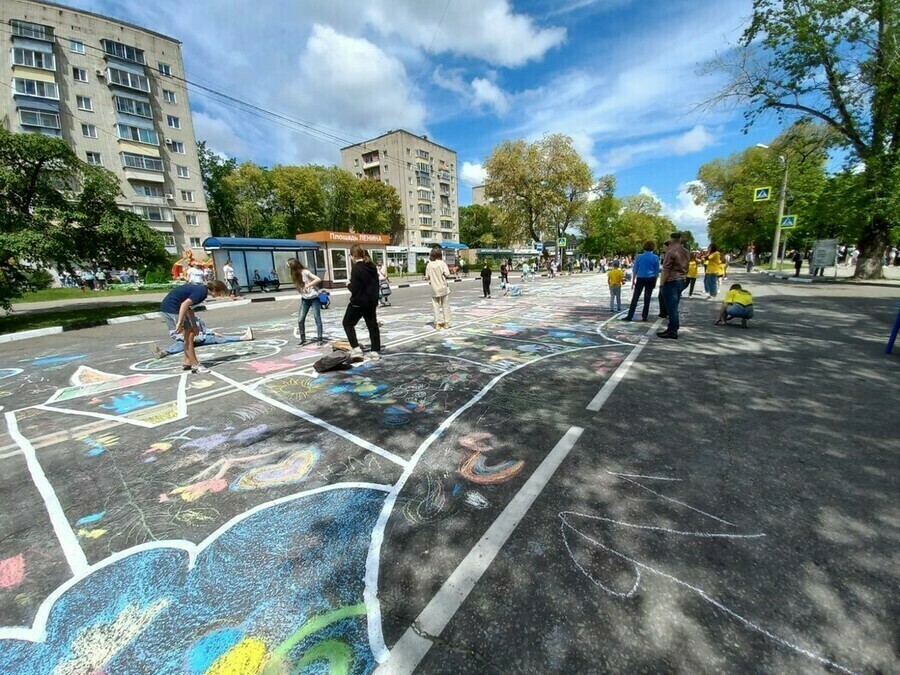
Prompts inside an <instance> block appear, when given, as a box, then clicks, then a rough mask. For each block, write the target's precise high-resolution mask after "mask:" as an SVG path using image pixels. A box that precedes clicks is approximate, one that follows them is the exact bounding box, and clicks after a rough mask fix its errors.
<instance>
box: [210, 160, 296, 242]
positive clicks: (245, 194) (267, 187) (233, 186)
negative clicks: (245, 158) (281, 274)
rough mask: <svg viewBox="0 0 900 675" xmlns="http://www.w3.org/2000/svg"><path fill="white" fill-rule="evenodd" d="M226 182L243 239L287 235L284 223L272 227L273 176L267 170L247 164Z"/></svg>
mask: <svg viewBox="0 0 900 675" xmlns="http://www.w3.org/2000/svg"><path fill="white" fill-rule="evenodd" d="M224 183H225V187H226V189H228V190H229V191H230V192H231V194H232V195H234V222H235V230H236V233H238V234H240V235H241V236H242V237H271V236H277V237H284V236H288V235H287V233H286V232H285V231H284V229H283V227H282V226H281V225H282V224H276V226H275V227H273V226H272V221H271V210H272V205H273V201H274V199H273V196H272V181H271V176H270V174H269V172H268V170H267V169H264V168H261V167H259V166H257V165H256V164H254V163H253V162H244V163H243V164H241V165H239V166H238V167H237V168H236V169H235V170H234V171H233V172H232V173H231V174H229V175H228V176H226V177H225V180H224ZM273 230H274V231H275V234H274V235H273Z"/></svg>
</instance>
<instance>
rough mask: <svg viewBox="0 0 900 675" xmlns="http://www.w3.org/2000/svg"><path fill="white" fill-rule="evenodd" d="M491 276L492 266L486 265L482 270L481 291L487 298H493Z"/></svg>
mask: <svg viewBox="0 0 900 675" xmlns="http://www.w3.org/2000/svg"><path fill="white" fill-rule="evenodd" d="M491 274H492V272H491V266H490V265H488V264H487V263H484V267H482V268H481V290H482V292H484V297H486V298H489V297H491Z"/></svg>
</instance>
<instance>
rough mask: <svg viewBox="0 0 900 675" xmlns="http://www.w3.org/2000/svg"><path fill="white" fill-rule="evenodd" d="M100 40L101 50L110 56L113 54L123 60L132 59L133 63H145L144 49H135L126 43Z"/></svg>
mask: <svg viewBox="0 0 900 675" xmlns="http://www.w3.org/2000/svg"><path fill="white" fill-rule="evenodd" d="M101 42H102V43H103V51H105V52H106V53H107V54H109V55H110V56H115V57H116V58H119V59H123V60H125V61H133V62H134V63H141V64H143V63H145V61H144V51H143V50H142V49H135V48H134V47H129V46H128V45H123V44H122V43H121V42H114V41H112V40H101Z"/></svg>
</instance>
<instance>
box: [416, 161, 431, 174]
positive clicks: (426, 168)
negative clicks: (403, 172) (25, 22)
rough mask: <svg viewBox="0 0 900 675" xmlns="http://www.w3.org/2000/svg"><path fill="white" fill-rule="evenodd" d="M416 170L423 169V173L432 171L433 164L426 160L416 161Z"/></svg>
mask: <svg viewBox="0 0 900 675" xmlns="http://www.w3.org/2000/svg"><path fill="white" fill-rule="evenodd" d="M416 170H417V171H421V172H422V173H428V172H429V171H431V165H430V164H426V163H425V162H416Z"/></svg>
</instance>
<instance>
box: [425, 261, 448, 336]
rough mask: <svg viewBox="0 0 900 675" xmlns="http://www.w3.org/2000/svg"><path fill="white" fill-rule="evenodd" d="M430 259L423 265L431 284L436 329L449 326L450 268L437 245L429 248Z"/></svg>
mask: <svg viewBox="0 0 900 675" xmlns="http://www.w3.org/2000/svg"><path fill="white" fill-rule="evenodd" d="M429 257H430V258H431V260H429V261H428V264H427V265H426V266H425V277H426V278H427V279H428V283H429V284H430V285H431V307H432V309H433V310H434V327H435V328H436V329H437V330H441V329H442V328H450V286H448V285H447V279H450V278H452V277H451V275H450V268H449V267H447V263H445V262H444V258H443V253H441V249H440V248H438V247H434V248H433V249H431V255H430V256H429Z"/></svg>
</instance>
